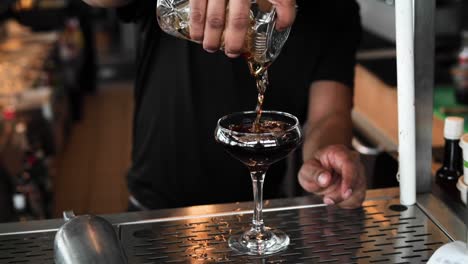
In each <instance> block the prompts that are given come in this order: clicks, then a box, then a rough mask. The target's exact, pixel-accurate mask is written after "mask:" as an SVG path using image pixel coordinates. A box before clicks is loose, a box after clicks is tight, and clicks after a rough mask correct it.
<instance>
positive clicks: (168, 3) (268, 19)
mask: <svg viewBox="0 0 468 264" xmlns="http://www.w3.org/2000/svg"><path fill="white" fill-rule="evenodd" d="M227 14H229V10H228V11H227ZM156 16H157V19H158V23H159V26H160V27H161V29H162V30H163V31H164V32H166V33H168V34H170V35H172V36H175V37H178V38H182V39H187V40H190V41H193V40H192V39H190V6H189V0H158V2H157V7H156ZM250 19H251V27H250V30H249V31H248V33H247V36H246V42H245V45H244V54H245V55H246V57H248V58H252V59H253V60H254V61H255V62H256V63H258V64H261V65H266V64H271V63H272V62H273V61H274V60H275V59H276V57H278V55H279V54H280V52H281V49H282V48H283V45H284V43H285V42H286V40H287V39H288V36H289V32H290V30H291V28H287V29H286V30H283V31H278V30H276V28H275V26H276V11H275V8H274V6H273V5H272V4H271V3H270V2H269V1H268V0H252V1H251V9H250ZM223 46H224V43H222V44H221V49H222V48H223Z"/></svg>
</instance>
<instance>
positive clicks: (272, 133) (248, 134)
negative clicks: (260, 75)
mask: <svg viewBox="0 0 468 264" xmlns="http://www.w3.org/2000/svg"><path fill="white" fill-rule="evenodd" d="M245 114H255V115H256V114H257V112H256V111H243V112H235V113H231V114H228V115H225V116H223V117H221V118H220V119H218V123H217V128H218V129H220V130H223V131H225V132H227V133H231V134H234V135H239V136H250V135H255V136H258V135H260V136H270V135H276V134H277V132H263V133H253V132H238V131H233V130H231V129H229V128H226V127H224V126H222V125H221V122H222V121H224V120H226V119H228V118H229V117H232V116H236V115H245ZM262 114H277V115H282V116H286V117H289V118H291V119H292V120H294V124H293V125H291V127H289V128H288V129H286V130H285V131H284V132H285V133H288V132H290V131H293V130H295V129H297V128H299V119H298V118H297V117H296V116H294V115H292V114H290V113H287V112H282V111H275V110H265V111H262Z"/></svg>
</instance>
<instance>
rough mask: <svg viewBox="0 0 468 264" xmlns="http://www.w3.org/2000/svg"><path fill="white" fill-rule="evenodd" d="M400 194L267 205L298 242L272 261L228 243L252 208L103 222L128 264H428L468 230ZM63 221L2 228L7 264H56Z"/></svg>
mask: <svg viewBox="0 0 468 264" xmlns="http://www.w3.org/2000/svg"><path fill="white" fill-rule="evenodd" d="M398 193H399V191H398V189H397V188H393V189H381V190H370V191H368V193H367V199H366V201H365V203H364V205H363V207H362V208H359V209H355V210H344V209H339V208H337V207H335V206H325V205H322V204H321V201H320V200H319V199H317V198H314V197H300V198H292V199H280V200H271V201H266V204H265V208H266V209H265V221H266V223H267V225H269V226H271V227H272V228H280V229H281V230H283V231H285V232H286V233H287V234H288V235H289V236H290V239H291V243H290V246H289V247H288V249H287V250H285V251H284V252H281V253H279V254H275V255H273V256H268V257H258V256H245V255H240V254H237V253H236V252H233V251H232V250H231V249H230V248H229V247H228V245H227V242H226V239H227V238H228V237H229V236H230V234H233V233H237V232H240V231H241V230H244V229H245V228H246V227H248V225H249V224H250V218H251V214H252V211H251V208H252V207H251V206H252V204H251V203H249V202H247V203H234V204H221V205H204V206H194V207H187V208H179V209H170V210H158V211H148V212H137V213H124V214H119V215H108V216H104V217H105V218H106V219H107V220H109V221H110V222H111V223H112V224H114V225H115V227H116V230H117V231H118V235H119V239H120V241H121V243H122V245H123V247H124V249H125V251H126V254H127V257H128V260H129V263H135V264H139V263H376V262H377V263H425V262H426V261H427V260H428V259H429V257H430V256H431V255H432V254H433V252H434V251H435V250H436V249H437V248H438V247H440V246H441V245H443V244H445V243H447V242H449V241H451V240H463V239H464V233H465V227H464V224H463V222H462V221H460V220H459V219H458V218H457V216H456V215H455V214H453V213H452V211H451V210H450V209H448V208H447V207H446V206H445V205H444V203H443V202H441V201H440V200H439V199H438V198H436V197H435V196H434V195H432V194H424V195H420V196H419V197H418V204H417V205H414V206H409V207H405V206H401V205H399V200H398ZM61 224H62V221H60V220H50V221H38V222H31V223H12V224H3V225H0V263H19V262H20V263H23V262H26V263H53V237H54V235H55V230H57V228H58V227H60V225H61ZM259 261H260V262H259Z"/></svg>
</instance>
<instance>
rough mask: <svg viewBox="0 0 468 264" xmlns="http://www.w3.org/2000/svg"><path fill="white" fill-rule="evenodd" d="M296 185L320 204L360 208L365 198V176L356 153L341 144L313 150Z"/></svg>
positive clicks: (300, 172)
mask: <svg viewBox="0 0 468 264" xmlns="http://www.w3.org/2000/svg"><path fill="white" fill-rule="evenodd" d="M298 177H299V183H300V184H301V186H302V187H303V188H304V189H305V190H306V191H308V192H311V193H315V194H317V195H320V196H322V197H323V202H324V203H326V204H328V205H332V204H336V205H338V206H340V207H341V208H346V209H353V208H357V207H359V206H361V204H362V202H363V201H364V199H365V196H366V187H367V186H366V177H365V173H364V167H363V165H362V164H361V161H360V158H359V154H358V153H357V152H354V151H351V150H350V149H349V148H348V147H346V146H344V145H332V146H328V147H325V148H323V149H321V150H318V151H316V152H315V153H314V154H313V155H312V158H311V159H309V160H307V161H305V162H304V164H303V165H302V168H301V170H300V171H299V175H298Z"/></svg>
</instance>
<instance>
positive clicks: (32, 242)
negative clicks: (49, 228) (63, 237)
mask: <svg viewBox="0 0 468 264" xmlns="http://www.w3.org/2000/svg"><path fill="white" fill-rule="evenodd" d="M54 236H55V232H47V233H33V234H22V235H11V236H0V263H2V264H3V263H34V264H42V263H51V264H53V263H54V251H53V250H54Z"/></svg>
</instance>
